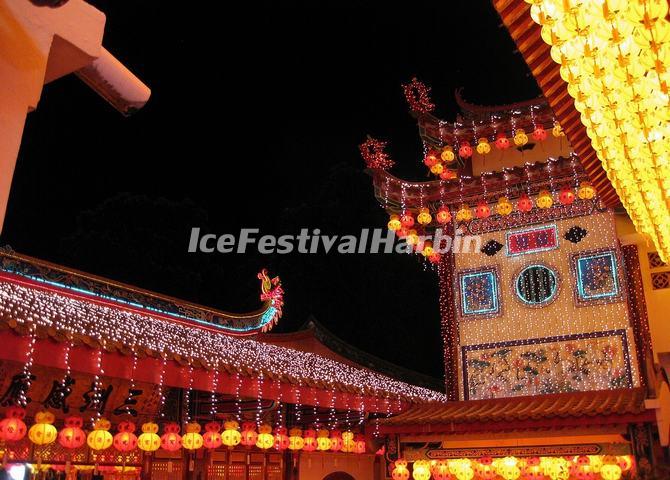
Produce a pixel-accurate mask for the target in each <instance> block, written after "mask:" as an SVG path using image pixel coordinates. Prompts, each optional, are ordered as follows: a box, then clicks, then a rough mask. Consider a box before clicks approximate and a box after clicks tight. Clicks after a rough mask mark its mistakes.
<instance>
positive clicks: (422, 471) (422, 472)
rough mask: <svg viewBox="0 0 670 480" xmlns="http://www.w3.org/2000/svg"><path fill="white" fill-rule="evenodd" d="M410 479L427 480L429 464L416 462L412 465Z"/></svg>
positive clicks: (421, 461) (423, 461)
mask: <svg viewBox="0 0 670 480" xmlns="http://www.w3.org/2000/svg"><path fill="white" fill-rule="evenodd" d="M412 478H413V479H414V480H429V478H430V463H429V462H428V461H427V460H416V461H415V462H414V465H412Z"/></svg>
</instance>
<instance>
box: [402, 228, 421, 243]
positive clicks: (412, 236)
mask: <svg viewBox="0 0 670 480" xmlns="http://www.w3.org/2000/svg"><path fill="white" fill-rule="evenodd" d="M405 242H406V243H407V245H412V246H414V245H416V244H418V243H419V234H418V233H416V230H414V229H412V230H410V231H409V233H408V234H407V237H405Z"/></svg>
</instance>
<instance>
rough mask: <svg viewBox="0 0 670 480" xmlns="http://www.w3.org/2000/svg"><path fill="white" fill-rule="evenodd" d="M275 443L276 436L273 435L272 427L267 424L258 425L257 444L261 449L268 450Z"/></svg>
mask: <svg viewBox="0 0 670 480" xmlns="http://www.w3.org/2000/svg"><path fill="white" fill-rule="evenodd" d="M274 444H275V438H274V437H273V436H272V427H271V426H270V425H267V424H263V425H261V426H260V427H258V439H257V440H256V446H257V447H258V448H260V449H261V450H267V449H268V448H270V447H272V446H273V445H274Z"/></svg>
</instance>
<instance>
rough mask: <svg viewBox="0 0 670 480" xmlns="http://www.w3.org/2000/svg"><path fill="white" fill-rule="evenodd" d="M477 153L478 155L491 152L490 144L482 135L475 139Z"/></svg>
mask: <svg viewBox="0 0 670 480" xmlns="http://www.w3.org/2000/svg"><path fill="white" fill-rule="evenodd" d="M477 153H478V154H480V155H488V154H489V153H491V144H490V143H489V141H488V139H486V138H484V137H482V138H480V139H479V140H478V141H477Z"/></svg>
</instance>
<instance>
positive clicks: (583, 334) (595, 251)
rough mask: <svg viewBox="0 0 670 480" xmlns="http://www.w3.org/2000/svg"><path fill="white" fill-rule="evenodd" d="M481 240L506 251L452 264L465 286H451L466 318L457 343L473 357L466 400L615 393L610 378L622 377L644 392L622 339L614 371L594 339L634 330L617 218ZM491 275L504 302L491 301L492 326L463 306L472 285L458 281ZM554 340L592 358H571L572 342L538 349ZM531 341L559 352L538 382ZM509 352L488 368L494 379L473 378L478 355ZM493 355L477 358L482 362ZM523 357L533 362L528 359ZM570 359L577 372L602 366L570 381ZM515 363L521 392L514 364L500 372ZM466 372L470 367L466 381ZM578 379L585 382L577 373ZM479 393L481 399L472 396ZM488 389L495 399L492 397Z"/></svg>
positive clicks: (554, 224)
mask: <svg viewBox="0 0 670 480" xmlns="http://www.w3.org/2000/svg"><path fill="white" fill-rule="evenodd" d="M481 240H482V242H481V244H482V245H483V246H485V245H487V244H489V243H493V242H497V243H499V244H501V245H503V247H502V248H500V249H499V251H497V252H494V253H493V254H492V255H490V254H489V253H491V252H489V253H486V252H484V253H461V254H456V255H454V257H455V271H456V273H457V278H459V281H458V282H455V283H456V285H454V286H453V288H454V292H455V295H454V296H455V297H456V303H457V304H456V307H457V308H456V311H457V313H458V316H459V327H458V333H459V344H460V346H461V347H467V352H468V354H467V356H468V358H467V359H464V357H463V356H462V357H461V358H460V359H459V377H460V384H461V385H462V386H463V389H464V390H465V391H466V392H468V393H467V395H470V394H472V395H474V396H475V397H476V398H489V397H491V396H510V395H530V394H537V393H550V392H557V391H570V390H590V389H596V388H615V387H616V386H617V385H621V384H622V381H620V380H617V381H616V382H615V383H614V384H612V385H609V383H608V382H609V379H610V378H611V375H612V374H613V373H618V372H620V369H622V370H621V372H623V373H625V376H626V378H630V382H628V383H630V384H631V385H633V386H636V385H638V384H639V379H638V376H637V371H638V369H637V365H636V360H635V345H634V342H624V343H623V344H621V345H619V344H616V341H617V340H616V338H614V339H613V340H611V341H612V342H615V343H613V344H612V348H614V349H615V350H618V352H619V355H620V356H619V357H613V358H612V359H611V360H612V362H613V363H612V362H610V366H609V367H607V368H605V366H606V365H607V362H605V361H604V360H605V359H604V358H603V354H602V348H603V347H604V345H601V343H602V342H604V341H605V340H603V339H601V338H600V337H599V338H597V339H592V338H587V337H592V336H593V335H594V334H595V335H599V334H600V332H609V331H628V328H629V324H630V322H629V313H628V308H627V304H626V297H625V291H626V288H625V287H626V285H625V278H624V275H623V270H622V261H621V254H620V250H619V245H618V238H617V235H616V230H615V225H614V218H613V214H612V213H610V212H596V213H594V214H592V215H589V216H582V217H574V218H566V219H559V220H552V221H551V222H548V223H545V224H537V225H529V226H527V227H515V228H514V229H511V230H501V231H497V232H490V233H486V234H484V235H482V238H481ZM493 267H495V268H494V269H493V270H491V269H492V268H493ZM485 271H494V272H495V279H496V281H497V289H498V291H499V298H498V299H497V302H495V300H493V299H488V300H487V302H488V304H490V305H493V304H494V303H495V304H496V308H497V310H496V312H497V313H496V315H495V317H496V318H491V317H492V316H494V315H491V314H474V315H473V314H469V312H468V311H467V310H466V309H464V308H463V305H464V304H465V302H466V301H464V300H463V298H462V294H463V286H464V285H463V283H462V282H461V281H460V279H461V278H463V275H464V274H468V273H471V272H485ZM482 291H485V290H482ZM475 303H476V302H475ZM628 335H629V336H630V333H628ZM547 338H574V339H575V341H577V342H584V344H583V345H581V344H579V345H580V346H579V348H576V351H582V350H583V351H584V352H585V353H584V355H586V357H588V358H586V357H585V358H581V357H580V358H579V359H577V358H576V357H570V356H567V357H565V355H567V354H570V352H567V351H566V350H565V349H566V348H568V347H567V345H569V344H570V342H568V343H562V342H559V343H556V344H551V342H547V341H541V340H540V339H547ZM617 338H619V337H617ZM528 339H536V340H533V342H535V343H538V344H539V343H542V344H543V345H544V346H543V347H542V348H546V349H548V348H549V347H550V346H551V348H552V349H553V350H555V351H556V352H558V354H559V356H560V357H559V358H561V360H560V361H559V364H557V366H556V367H552V368H549V369H548V370H549V371H547V367H548V366H550V360H549V358H551V357H547V361H546V362H547V363H546V364H545V365H542V367H543V368H540V369H538V373H537V375H534V374H532V372H534V369H535V367H534V366H533V365H531V364H528V362H527V360H528V359H530V358H532V356H533V353H532V352H531V351H530V349H528V348H526V347H527V345H526V344H524V343H523V342H526V341H528ZM519 342H522V343H519ZM507 343H509V345H511V346H512V347H513V348H510V350H511V351H510V352H509V353H508V354H507V355H506V356H505V358H499V357H497V356H494V357H492V358H493V359H494V360H495V362H493V363H492V365H490V366H489V367H488V368H489V370H486V369H485V368H484V369H482V371H488V372H489V374H487V375H484V374H483V373H481V372H477V371H476V370H472V368H473V365H467V361H468V360H472V361H475V363H476V361H477V360H478V359H479V360H481V359H480V358H479V357H477V355H478V354H477V353H475V352H476V351H477V350H476V349H475V348H474V347H476V346H481V345H491V344H495V345H502V344H507ZM550 344H551V345H550ZM572 344H574V342H572ZM521 347H523V348H521ZM506 348H507V347H506ZM538 348H540V347H538ZM608 348H609V347H608ZM624 350H625V352H624ZM548 351H549V350H547V352H548ZM547 352H545V353H547ZM599 352H600V353H599ZM493 353H495V352H493V351H487V352H484V351H482V352H479V354H484V355H486V354H488V355H492V354H493ZM522 354H525V355H526V357H520V355H522ZM552 354H555V352H553V353H552ZM498 355H500V354H498ZM570 355H571V354H570ZM517 357H518V358H517ZM564 357H565V358H564ZM625 358H627V359H629V360H627V362H628V363H629V364H630V365H627V364H625V362H624V363H622V362H623V360H624V359H625ZM630 359H632V360H630ZM567 360H570V363H571V364H573V365H576V364H582V363H583V361H586V360H588V361H589V362H591V363H593V362H599V363H598V365H600V367H599V368H590V369H589V375H587V376H584V378H581V377H580V378H579V379H572V376H571V373H574V372H570V371H569V368H572V367H569V366H563V363H562V362H563V361H567ZM487 361H488V360H487ZM514 361H516V364H517V365H519V366H520V372H521V373H520V374H519V382H517V383H515V382H514V381H513V380H514V379H516V376H517V367H514V365H510V366H509V370H505V372H504V373H502V371H503V370H504V369H505V368H506V366H504V364H505V362H514ZM463 365H466V370H467V371H465V372H464V370H463ZM482 365H483V364H482ZM566 365H567V364H566ZM613 365H616V366H613ZM559 367H560V368H559ZM563 367H564V368H563ZM610 367H611V368H610ZM624 367H625V368H624ZM524 368H528V370H524ZM575 368H577V367H576V366H575ZM492 369H493V371H495V374H493V373H492ZM629 373H630V376H628V374H629ZM500 375H502V376H500ZM574 375H575V376H577V377H579V375H578V374H577V373H574ZM468 376H469V377H470V378H469V379H468V378H467V377H468ZM485 377H488V379H486V378H485ZM596 377H598V378H596ZM606 377H607V378H606ZM477 378H480V379H481V382H483V383H482V385H475V384H477V383H478V382H479V380H477ZM625 383H626V382H623V384H625ZM472 388H476V390H477V391H476V392H474V391H471V389H472ZM486 388H492V389H493V390H496V391H495V392H492V391H487V392H485V391H484V390H485V389H486ZM460 396H461V398H464V397H465V396H466V393H465V392H461V395H460Z"/></svg>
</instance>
